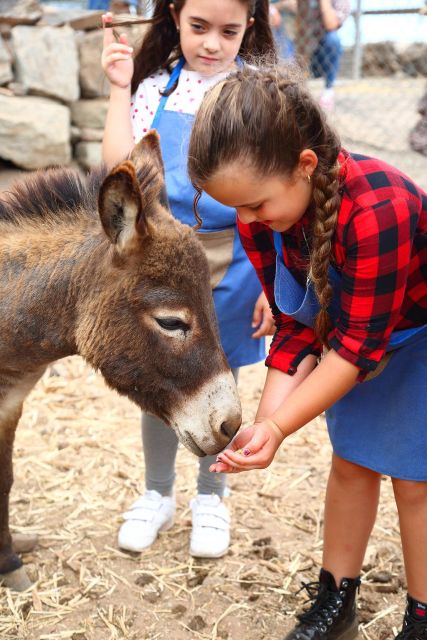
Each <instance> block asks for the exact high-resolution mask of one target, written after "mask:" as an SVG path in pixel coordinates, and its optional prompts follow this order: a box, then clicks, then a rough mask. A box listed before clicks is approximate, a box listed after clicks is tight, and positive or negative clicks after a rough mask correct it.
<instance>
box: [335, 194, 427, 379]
mask: <svg viewBox="0 0 427 640" xmlns="http://www.w3.org/2000/svg"><path fill="white" fill-rule="evenodd" d="M418 215H419V212H418V210H417V207H416V206H415V203H414V202H413V201H411V200H408V199H404V198H395V199H390V200H386V201H384V202H379V203H377V204H376V205H375V206H372V207H366V208H363V209H361V210H359V211H355V212H353V215H352V216H351V219H350V221H349V223H348V224H347V225H346V227H345V261H344V265H343V271H342V278H343V281H342V292H341V300H340V303H341V312H340V317H339V318H338V321H337V323H336V326H335V328H334V330H333V331H332V332H331V334H330V336H329V341H330V345H331V347H332V348H333V349H335V351H336V352H337V353H338V354H339V355H341V356H342V357H343V358H344V359H345V360H349V361H350V362H352V363H353V364H355V365H356V366H357V367H359V368H360V369H361V370H362V371H361V374H360V376H359V379H360V380H362V379H363V378H364V377H365V375H366V374H367V373H368V371H370V370H373V369H375V368H376V366H377V364H378V362H379V361H380V359H381V358H382V357H383V355H384V352H385V348H386V346H387V344H388V341H389V339H390V335H391V333H392V331H393V330H394V328H395V327H396V324H397V323H398V320H399V318H400V310H401V307H402V303H403V300H404V297H405V290H406V285H407V281H408V272H409V268H410V264H411V253H412V247H413V240H414V232H415V228H416V226H417V221H418ZM338 234H339V232H338Z"/></svg>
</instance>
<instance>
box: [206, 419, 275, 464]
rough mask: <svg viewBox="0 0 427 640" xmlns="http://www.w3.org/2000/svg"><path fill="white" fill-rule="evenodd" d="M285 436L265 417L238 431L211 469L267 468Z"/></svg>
mask: <svg viewBox="0 0 427 640" xmlns="http://www.w3.org/2000/svg"><path fill="white" fill-rule="evenodd" d="M284 437H285V436H284V434H283V433H282V432H281V431H280V429H279V427H278V426H277V425H276V424H275V423H274V422H273V421H272V420H269V419H263V420H262V421H260V422H257V423H255V424H254V425H252V426H251V427H247V428H246V429H244V430H243V431H241V432H240V433H238V434H237V436H236V437H235V438H234V440H233V442H232V443H231V444H230V447H229V448H228V449H225V450H224V451H222V452H221V453H220V454H219V455H218V457H217V462H216V463H215V464H213V465H211V466H210V468H209V471H213V472H216V473H221V472H222V473H240V472H241V471H250V470H252V469H265V468H266V467H268V466H269V464H271V462H272V460H273V458H274V456H275V454H276V451H277V449H278V448H279V446H280V445H281V443H282V442H283V440H284Z"/></svg>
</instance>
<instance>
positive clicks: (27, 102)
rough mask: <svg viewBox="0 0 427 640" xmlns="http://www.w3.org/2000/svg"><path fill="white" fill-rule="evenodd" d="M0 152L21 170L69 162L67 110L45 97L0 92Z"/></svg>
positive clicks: (68, 121)
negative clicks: (14, 95) (8, 95)
mask: <svg viewBox="0 0 427 640" xmlns="http://www.w3.org/2000/svg"><path fill="white" fill-rule="evenodd" d="M0 155H1V157H2V158H4V159H5V160H10V161H11V162H13V163H14V164H16V165H17V166H18V167H23V168H24V169H40V168H43V167H49V166H52V165H63V164H68V163H69V162H70V160H71V145H70V111H69V109H68V108H67V107H65V106H64V105H60V104H57V103H55V102H52V101H51V100H46V99H45V98H35V97H22V98H19V97H6V96H1V95H0Z"/></svg>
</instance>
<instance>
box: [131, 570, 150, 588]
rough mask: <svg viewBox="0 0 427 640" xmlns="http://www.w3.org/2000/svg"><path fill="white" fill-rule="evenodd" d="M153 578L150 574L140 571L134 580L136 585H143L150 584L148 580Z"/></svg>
mask: <svg viewBox="0 0 427 640" xmlns="http://www.w3.org/2000/svg"><path fill="white" fill-rule="evenodd" d="M153 580H154V576H152V575H150V574H149V573H141V574H140V575H139V576H138V577H137V579H136V580H135V584H137V585H138V587H145V585H147V584H150V582H153Z"/></svg>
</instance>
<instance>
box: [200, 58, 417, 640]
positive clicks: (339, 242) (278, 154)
mask: <svg viewBox="0 0 427 640" xmlns="http://www.w3.org/2000/svg"><path fill="white" fill-rule="evenodd" d="M189 174H190V178H191V180H192V182H193V185H194V186H195V188H196V190H197V191H198V194H197V196H196V206H197V200H198V198H199V197H200V194H201V192H202V191H205V192H206V193H208V194H209V195H211V196H212V197H213V198H215V199H216V200H218V201H219V202H221V203H222V204H224V205H227V206H229V207H234V208H235V209H236V211H237V218H238V227H239V232H240V236H241V239H242V243H243V246H244V248H245V250H246V252H247V254H248V256H249V258H250V260H251V262H252V264H253V265H254V267H255V269H256V271H257V273H258V277H259V279H260V281H261V283H262V286H263V288H264V291H265V293H266V295H267V298H268V300H269V302H270V305H271V307H272V311H273V314H274V317H275V323H276V333H275V336H274V338H273V341H272V344H271V348H270V352H269V355H268V358H267V361H266V364H267V366H268V373H267V377H266V382H265V386H264V390H263V393H262V396H261V401H260V404H259V408H258V412H257V416H256V419H255V424H254V425H252V426H250V427H248V428H246V429H244V430H243V431H241V432H240V433H239V434H238V435H237V436H236V437H235V439H234V441H233V443H232V444H231V446H230V448H229V449H226V450H225V451H224V452H222V453H221V454H220V455H219V456H218V459H217V462H216V464H214V465H212V467H211V471H214V472H241V471H247V470H250V469H260V468H265V467H267V466H268V465H269V464H270V463H271V461H272V460H273V457H274V455H275V453H276V451H277V449H278V448H279V446H280V445H281V443H282V442H283V440H284V439H285V438H287V437H288V436H290V435H291V434H292V433H293V432H295V431H296V430H297V429H300V428H301V427H302V426H304V425H305V424H306V423H307V422H309V421H310V420H312V419H313V418H315V417H316V416H318V415H320V414H321V413H322V412H323V411H325V410H326V418H327V425H328V430H329V434H330V438H331V441H332V446H333V458H332V465H331V471H330V477H329V482H328V488H327V495H326V505H325V519H324V522H325V525H324V550H323V566H322V569H321V571H320V576H319V581H318V582H316V583H310V584H309V585H307V590H308V593H309V596H310V598H311V599H312V600H313V601H314V602H313V604H312V606H311V607H309V608H308V610H306V611H304V612H303V613H302V614H300V616H299V620H298V623H297V625H296V627H295V628H294V629H293V631H291V632H290V633H289V634H288V635H287V636H286V638H287V640H297V639H298V640H344V639H350V638H354V637H356V636H357V619H356V613H355V611H356V609H355V594H356V591H357V590H358V588H359V585H360V578H359V575H360V571H361V567H362V562H363V557H364V553H365V550H366V546H367V543H368V538H369V535H370V532H371V529H372V527H373V524H374V521H375V517H376V511H377V506H378V499H379V492H380V481H381V475H382V474H384V475H389V476H391V479H392V483H393V488H394V493H395V499H396V503H397V507H398V513H399V519H400V529H401V537H402V546H403V555H404V561H405V567H406V575H407V584H408V599H407V609H406V612H405V618H404V624H403V628H402V631H401V632H400V634H399V636H398V638H399V640H419V639H420V638H423V639H424V638H427V554H426V553H425V550H426V549H427V426H426V424H427V423H426V418H425V406H424V405H425V397H426V396H425V384H426V380H427V194H426V193H425V192H424V191H423V190H422V189H421V188H420V187H418V186H417V185H416V184H414V183H413V182H412V181H411V179H410V178H408V177H407V176H405V175H403V174H402V173H400V172H399V171H398V170H397V169H395V168H393V167H391V166H389V165H387V164H385V163H384V162H382V161H380V160H377V159H374V158H370V157H367V156H362V155H357V154H352V153H349V152H348V151H346V150H345V149H343V148H342V147H341V144H340V141H339V138H338V136H337V135H336V133H334V131H333V130H332V129H331V127H330V126H329V124H328V122H327V120H326V119H325V116H324V114H323V113H322V110H321V108H320V107H319V106H318V105H317V103H316V101H315V100H314V99H313V98H312V97H311V95H310V94H309V93H308V92H307V90H306V89H305V88H304V87H303V86H302V85H301V84H300V83H299V82H298V80H297V79H294V78H292V77H290V75H289V71H285V70H283V69H282V70H281V69H278V68H271V67H265V68H258V69H257V68H254V67H246V68H244V69H242V70H238V71H236V72H235V73H233V74H232V75H231V76H229V77H228V78H227V79H225V80H224V81H222V82H220V83H218V84H217V85H216V86H215V87H213V88H212V89H211V90H210V91H209V92H208V93H207V94H206V96H205V99H204V101H203V103H202V105H201V107H200V109H199V111H198V114H197V117H196V120H195V123H194V127H193V131H192V137H191V140H190V147H189ZM322 352H323V353H322Z"/></svg>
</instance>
